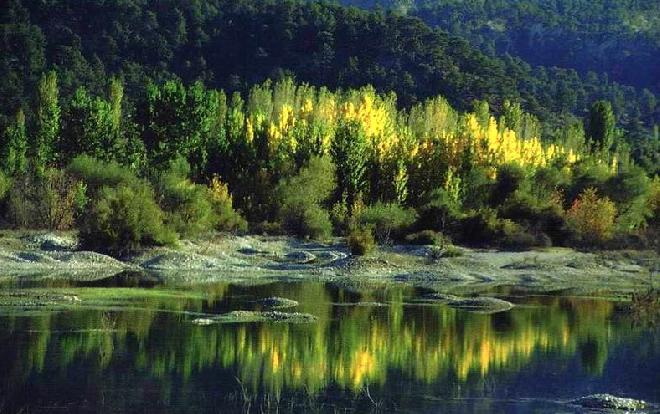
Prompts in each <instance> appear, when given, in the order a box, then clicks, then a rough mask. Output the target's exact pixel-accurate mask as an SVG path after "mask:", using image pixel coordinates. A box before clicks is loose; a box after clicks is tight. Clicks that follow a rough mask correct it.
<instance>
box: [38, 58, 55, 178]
mask: <svg viewBox="0 0 660 414" xmlns="http://www.w3.org/2000/svg"><path fill="white" fill-rule="evenodd" d="M60 116H61V109H60V103H59V88H58V86H57V74H56V73H55V72H54V71H52V72H48V73H46V74H44V75H43V76H42V77H41V80H40V81H39V86H38V93H37V110H36V131H35V136H34V142H33V148H32V152H33V156H34V162H35V165H36V167H37V169H38V170H40V171H43V170H44V169H45V167H46V166H47V165H49V164H51V163H52V162H53V161H55V156H56V154H55V150H54V148H55V142H56V141H57V138H58V136H59V133H60Z"/></svg>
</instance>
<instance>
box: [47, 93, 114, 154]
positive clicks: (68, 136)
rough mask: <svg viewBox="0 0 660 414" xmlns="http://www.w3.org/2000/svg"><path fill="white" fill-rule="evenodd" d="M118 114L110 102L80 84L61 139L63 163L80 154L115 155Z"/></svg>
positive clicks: (66, 117)
mask: <svg viewBox="0 0 660 414" xmlns="http://www.w3.org/2000/svg"><path fill="white" fill-rule="evenodd" d="M115 116H116V115H115V114H114V113H113V107H112V104H111V103H110V102H108V101H106V100H104V99H102V98H100V97H96V98H94V97H92V96H90V95H89V93H88V92H87V90H86V89H85V88H82V87H81V88H78V89H77V90H76V93H75V95H74V96H73V98H72V100H71V102H70V104H69V107H68V110H67V113H66V116H65V122H64V125H63V128H62V134H61V137H60V140H59V145H58V151H59V156H60V159H61V161H62V163H67V162H68V161H69V160H71V159H72V158H73V157H75V156H76V155H79V154H87V155H89V156H92V157H94V158H98V159H101V160H105V161H108V160H111V159H113V158H114V156H115V153H116V151H115V150H116V148H115V139H116V137H117V133H118V131H117V126H116V121H115V119H114V118H115Z"/></svg>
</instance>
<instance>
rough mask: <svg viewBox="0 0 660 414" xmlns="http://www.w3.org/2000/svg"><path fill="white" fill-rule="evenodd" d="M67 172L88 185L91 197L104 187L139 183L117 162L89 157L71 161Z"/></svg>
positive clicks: (127, 169) (81, 156) (85, 156)
mask: <svg viewBox="0 0 660 414" xmlns="http://www.w3.org/2000/svg"><path fill="white" fill-rule="evenodd" d="M67 172H68V173H69V174H71V175H72V176H74V177H75V178H77V179H78V180H81V181H82V182H84V183H85V184H86V185H87V189H88V191H89V194H90V196H95V195H96V193H97V192H98V191H100V190H101V188H103V187H117V186H119V185H122V184H123V185H131V184H134V183H136V182H137V181H138V178H137V177H136V175H135V174H134V173H133V171H131V170H130V169H129V168H127V167H124V166H122V165H120V164H118V163H116V162H105V161H100V160H97V159H96V158H92V157H90V156H88V155H80V156H78V157H76V158H74V159H73V161H71V163H70V164H69V166H68V167H67Z"/></svg>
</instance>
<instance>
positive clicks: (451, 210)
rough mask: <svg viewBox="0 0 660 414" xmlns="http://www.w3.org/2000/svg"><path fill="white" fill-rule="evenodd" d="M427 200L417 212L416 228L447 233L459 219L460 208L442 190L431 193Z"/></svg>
mask: <svg viewBox="0 0 660 414" xmlns="http://www.w3.org/2000/svg"><path fill="white" fill-rule="evenodd" d="M429 198H430V199H429V201H428V202H427V203H426V204H425V205H424V206H423V207H422V208H421V209H420V210H419V218H418V220H417V225H416V227H417V228H418V229H432V230H436V231H440V232H447V231H449V230H450V229H451V228H452V227H453V226H454V225H455V224H456V223H457V222H458V221H459V220H460V218H461V206H460V205H459V203H458V202H457V201H456V200H454V199H453V198H452V197H451V196H450V195H449V194H448V193H447V191H445V190H444V189H443V188H439V189H436V190H434V191H433V192H431V194H430V197H429Z"/></svg>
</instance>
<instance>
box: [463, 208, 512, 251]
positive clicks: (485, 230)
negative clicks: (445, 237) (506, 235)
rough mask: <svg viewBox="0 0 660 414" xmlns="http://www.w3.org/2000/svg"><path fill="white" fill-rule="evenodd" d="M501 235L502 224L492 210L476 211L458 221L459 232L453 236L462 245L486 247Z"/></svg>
mask: <svg viewBox="0 0 660 414" xmlns="http://www.w3.org/2000/svg"><path fill="white" fill-rule="evenodd" d="M501 233H502V223H501V221H500V220H499V219H498V218H497V214H496V213H495V211H494V210H492V209H487V208H485V209H481V210H477V211H475V212H473V213H471V214H469V215H468V216H466V217H465V218H463V219H462V220H461V221H460V231H457V232H456V234H455V236H456V237H457V238H458V239H459V240H460V241H461V242H463V243H467V244H472V245H487V244H492V243H493V242H494V241H496V240H497V239H498V238H499V237H500V235H501Z"/></svg>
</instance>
